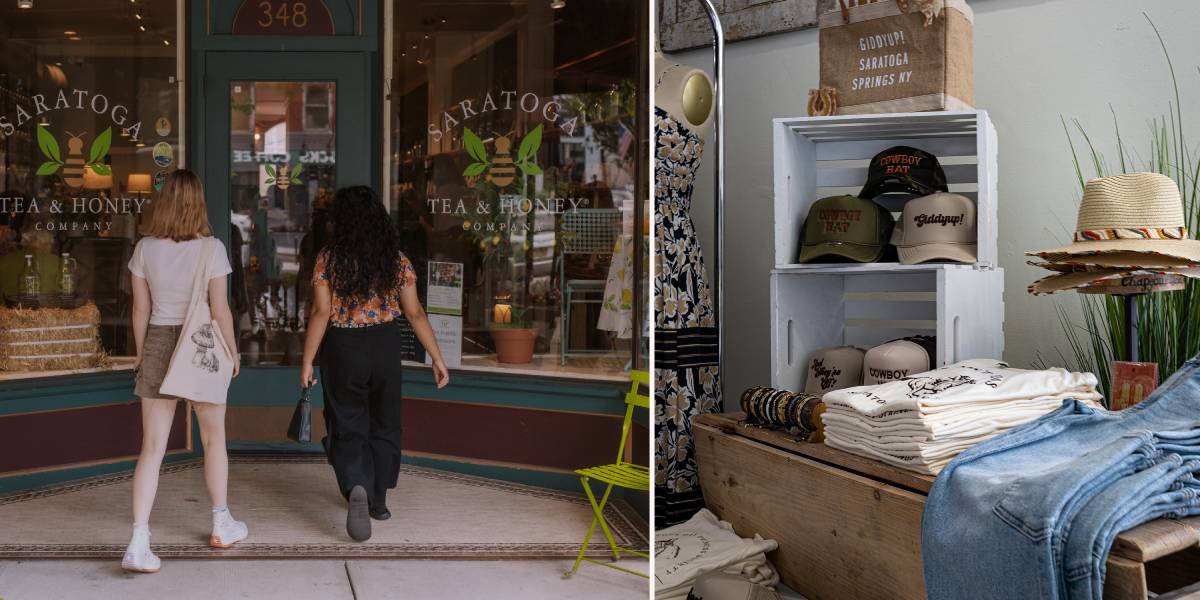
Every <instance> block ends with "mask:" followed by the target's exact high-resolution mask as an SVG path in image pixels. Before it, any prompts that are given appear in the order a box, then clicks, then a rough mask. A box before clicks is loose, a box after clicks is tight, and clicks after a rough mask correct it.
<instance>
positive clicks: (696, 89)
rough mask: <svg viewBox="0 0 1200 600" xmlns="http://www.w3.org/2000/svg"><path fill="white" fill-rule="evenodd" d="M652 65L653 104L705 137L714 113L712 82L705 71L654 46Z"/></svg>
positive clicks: (712, 121)
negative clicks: (679, 61) (672, 59)
mask: <svg viewBox="0 0 1200 600" xmlns="http://www.w3.org/2000/svg"><path fill="white" fill-rule="evenodd" d="M654 67H655V69H656V77H655V78H654V102H655V106H657V107H658V108H661V109H663V110H664V111H666V112H667V114H669V115H671V116H672V117H675V120H677V121H679V122H681V123H683V124H684V125H686V126H687V127H688V129H691V130H692V131H694V132H695V133H696V134H697V135H699V136H700V138H701V139H706V138H708V134H709V133H711V132H712V128H713V124H714V116H715V111H714V110H713V83H712V79H710V78H709V77H708V73H705V72H704V71H702V70H700V69H697V68H695V67H688V66H685V65H680V64H676V63H674V62H672V61H671V59H669V58H667V57H666V55H664V54H663V53H662V51H660V50H658V49H657V48H656V49H655V50H654Z"/></svg>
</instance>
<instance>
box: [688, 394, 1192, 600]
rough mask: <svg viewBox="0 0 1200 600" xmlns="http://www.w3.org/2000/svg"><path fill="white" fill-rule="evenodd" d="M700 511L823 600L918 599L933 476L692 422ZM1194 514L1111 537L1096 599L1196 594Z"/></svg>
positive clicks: (702, 420) (735, 418)
mask: <svg viewBox="0 0 1200 600" xmlns="http://www.w3.org/2000/svg"><path fill="white" fill-rule="evenodd" d="M693 433H694V437H695V440H696V452H697V462H698V464H699V465H700V483H701V487H702V488H703V490H704V496H705V503H706V504H707V506H708V508H709V509H710V510H712V511H713V512H714V513H716V514H717V516H718V517H720V518H721V519H723V520H726V521H729V522H730V523H732V524H733V526H734V528H735V529H736V531H737V533H738V534H739V535H741V536H744V537H749V536H753V535H754V534H756V533H757V534H761V535H762V536H763V537H765V538H768V539H775V540H777V541H778V542H779V549H778V550H776V551H774V552H772V553H771V554H770V555H769V558H770V559H771V561H772V563H773V564H774V565H775V567H776V568H777V569H778V570H779V573H780V576H781V577H782V579H783V581H784V583H786V584H787V585H788V586H790V587H791V588H793V589H795V590H796V591H798V592H800V593H801V594H803V595H805V596H807V597H809V598H822V599H824V600H838V599H847V600H873V599H879V600H885V599H886V600H906V599H912V600H918V599H921V598H924V597H925V582H924V579H923V576H922V566H921V545H920V544H921V515H922V513H923V512H924V507H925V498H926V496H927V495H928V493H929V488H930V486H931V485H932V484H933V480H934V478H933V477H929V476H925V475H920V474H918V473H914V472H911V471H906V470H904V469H899V468H896V467H893V466H891V465H887V464H885V463H881V462H878V461H875V460H871V459H868V458H864V457H861V456H857V455H854V454H850V453H848V452H843V451H841V450H837V449H834V448H830V447H828V446H826V445H824V444H813V443H808V442H802V441H799V440H797V439H796V438H795V437H793V436H791V435H789V434H787V433H786V432H783V431H777V430H772V429H765V428H762V427H758V426H755V425H751V424H748V423H746V422H745V415H744V414H743V413H729V414H710V415H701V416H699V417H697V418H696V420H695V423H694V432H693ZM1197 564H1200V518H1191V519H1182V520H1171V519H1159V520H1157V521H1152V522H1150V523H1146V524H1143V525H1141V526H1138V527H1135V528H1133V529H1130V530H1129V531H1126V532H1124V533H1122V534H1121V535H1119V536H1118V537H1117V539H1116V541H1115V542H1114V544H1113V546H1112V549H1111V551H1110V553H1109V557H1108V566H1107V569H1108V570H1107V577H1106V579H1105V583H1104V597H1105V598H1106V600H1146V599H1147V598H1148V597H1149V592H1150V591H1151V590H1153V591H1155V592H1157V593H1158V596H1156V598H1157V599H1159V600H1161V599H1164V598H1166V599H1169V600H1183V599H1190V600H1195V599H1197V598H1200V568H1198V567H1197V566H1196V565H1197Z"/></svg>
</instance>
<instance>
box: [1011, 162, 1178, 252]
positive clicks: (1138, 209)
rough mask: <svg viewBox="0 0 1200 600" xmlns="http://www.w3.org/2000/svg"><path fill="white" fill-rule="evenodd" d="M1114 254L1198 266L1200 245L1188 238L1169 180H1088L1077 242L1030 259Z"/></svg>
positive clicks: (1137, 176) (1152, 176)
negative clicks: (1178, 261) (1136, 253)
mask: <svg viewBox="0 0 1200 600" xmlns="http://www.w3.org/2000/svg"><path fill="white" fill-rule="evenodd" d="M1111 252H1138V253H1142V254H1145V255H1148V256H1165V257H1173V258H1177V259H1184V260H1188V261H1191V262H1195V263H1200V242H1198V241H1196V240H1192V239H1188V231H1187V223H1186V222H1185V220H1184V217H1183V202H1182V201H1181V200H1180V198H1179V187H1178V186H1177V185H1176V184H1175V182H1174V181H1172V180H1171V178H1169V177H1167V176H1165V175H1160V174H1158V173H1125V174H1122V175H1113V176H1111V177H1101V178H1099V179H1092V180H1091V181H1088V182H1087V184H1086V185H1085V186H1084V190H1083V200H1082V201H1080V203H1079V216H1078V218H1077V219H1076V223H1075V241H1074V243H1072V244H1071V245H1069V246H1062V247H1059V248H1051V249H1048V250H1037V251H1034V252H1028V253H1027V254H1029V255H1031V256H1040V257H1042V258H1044V259H1046V260H1052V259H1051V257H1054V258H1063V257H1065V256H1069V257H1076V256H1081V255H1091V254H1102V253H1111ZM1146 260H1147V261H1150V260H1152V259H1150V258H1147V259H1146Z"/></svg>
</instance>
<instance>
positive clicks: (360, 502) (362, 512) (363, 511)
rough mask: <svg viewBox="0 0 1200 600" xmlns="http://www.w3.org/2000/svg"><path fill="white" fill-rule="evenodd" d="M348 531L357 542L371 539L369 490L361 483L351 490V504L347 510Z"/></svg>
mask: <svg viewBox="0 0 1200 600" xmlns="http://www.w3.org/2000/svg"><path fill="white" fill-rule="evenodd" d="M346 533H348V534H350V538H351V539H353V540H354V541H356V542H365V541H367V540H369V539H371V516H370V515H369V514H368V506H367V490H366V489H364V488H363V486H361V485H356V486H354V488H353V489H351V490H350V506H349V508H348V509H347V510H346Z"/></svg>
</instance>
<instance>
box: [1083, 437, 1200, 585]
mask: <svg viewBox="0 0 1200 600" xmlns="http://www.w3.org/2000/svg"><path fill="white" fill-rule="evenodd" d="M1197 466H1200V462H1198V461H1184V460H1183V458H1182V457H1181V456H1180V455H1178V454H1167V455H1164V456H1163V457H1162V458H1160V459H1159V460H1158V461H1157V464H1154V465H1153V466H1150V467H1148V468H1146V469H1143V470H1141V471H1139V472H1137V473H1134V474H1132V475H1129V476H1127V477H1124V478H1122V479H1121V480H1120V481H1117V482H1115V483H1113V484H1112V485H1109V486H1108V487H1107V488H1105V489H1104V490H1102V491H1101V492H1100V493H1098V494H1096V495H1094V496H1093V497H1092V498H1091V499H1090V500H1089V501H1088V502H1087V505H1086V506H1084V507H1083V508H1082V509H1081V510H1080V511H1079V513H1078V514H1077V515H1076V516H1075V517H1074V518H1073V519H1072V520H1071V522H1070V525H1069V527H1068V528H1067V530H1066V539H1065V542H1064V549H1063V555H1062V556H1063V561H1062V573H1063V577H1062V580H1061V583H1062V584H1063V587H1062V588H1061V589H1060V592H1061V593H1062V594H1063V595H1064V596H1065V597H1066V598H1071V599H1077V598H1078V599H1081V598H1087V599H1090V598H1091V590H1090V587H1089V586H1090V585H1091V583H1093V582H1092V581H1091V577H1092V574H1093V572H1094V571H1095V568H1096V562H1097V560H1096V557H1097V555H1100V556H1103V557H1104V558H1107V555H1108V549H1109V547H1111V545H1112V539H1111V538H1109V537H1108V536H1109V535H1110V533H1111V535H1113V536H1115V535H1116V534H1117V533H1120V531H1116V532H1113V529H1114V527H1116V526H1117V525H1118V524H1119V523H1121V522H1123V520H1124V519H1125V518H1126V517H1128V516H1130V515H1131V514H1134V513H1136V512H1137V511H1139V510H1141V509H1142V508H1143V507H1146V506H1148V505H1153V504H1154V503H1155V502H1156V501H1158V500H1159V499H1160V497H1161V496H1163V495H1164V494H1168V493H1170V492H1171V491H1172V490H1173V489H1176V488H1177V487H1178V486H1177V485H1176V484H1177V483H1178V482H1180V480H1181V479H1183V478H1184V477H1185V476H1186V477H1190V475H1191V473H1192V472H1193V471H1195V470H1196V468H1197ZM1167 500H1168V501H1169V500H1170V499H1169V498H1168V499H1167ZM1163 510H1165V509H1163ZM1105 542H1107V545H1105Z"/></svg>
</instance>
